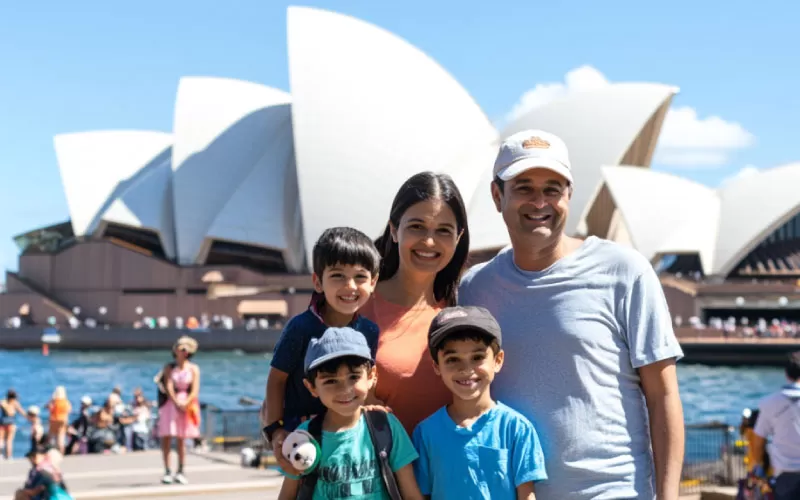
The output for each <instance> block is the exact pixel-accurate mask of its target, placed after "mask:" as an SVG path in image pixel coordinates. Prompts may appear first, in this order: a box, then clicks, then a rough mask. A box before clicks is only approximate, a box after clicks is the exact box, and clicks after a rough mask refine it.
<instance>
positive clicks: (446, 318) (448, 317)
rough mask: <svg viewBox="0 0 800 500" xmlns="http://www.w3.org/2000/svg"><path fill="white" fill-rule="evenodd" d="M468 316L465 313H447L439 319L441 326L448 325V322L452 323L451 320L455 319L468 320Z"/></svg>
mask: <svg viewBox="0 0 800 500" xmlns="http://www.w3.org/2000/svg"><path fill="white" fill-rule="evenodd" d="M467 316H468V314H467V313H466V312H464V311H450V312H446V313H444V314H443V315H442V316H441V317H440V318H439V324H442V323H446V322H448V321H450V320H451V319H455V318H466V317H467Z"/></svg>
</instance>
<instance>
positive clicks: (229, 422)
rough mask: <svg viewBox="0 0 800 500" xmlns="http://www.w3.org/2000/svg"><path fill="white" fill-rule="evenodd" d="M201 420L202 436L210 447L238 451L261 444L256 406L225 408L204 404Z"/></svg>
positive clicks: (259, 422) (258, 446) (259, 423)
mask: <svg viewBox="0 0 800 500" xmlns="http://www.w3.org/2000/svg"><path fill="white" fill-rule="evenodd" d="M202 422H203V424H202V425H203V429H202V433H203V437H204V439H205V441H206V443H207V444H208V446H209V447H210V448H211V449H215V450H222V451H238V450H240V449H242V448H245V447H251V448H259V449H260V448H261V446H262V445H263V439H262V437H261V427H262V426H261V418H260V416H259V409H258V408H241V409H235V410H225V409H221V408H217V407H216V406H213V405H205V408H203V419H202Z"/></svg>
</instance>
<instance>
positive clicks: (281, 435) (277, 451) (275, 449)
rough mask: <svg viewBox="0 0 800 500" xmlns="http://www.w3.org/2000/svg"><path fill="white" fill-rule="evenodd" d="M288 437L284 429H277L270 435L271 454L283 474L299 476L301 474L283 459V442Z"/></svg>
mask: <svg viewBox="0 0 800 500" xmlns="http://www.w3.org/2000/svg"><path fill="white" fill-rule="evenodd" d="M288 435H289V433H288V432H286V430H285V429H278V430H276V431H275V432H273V433H272V453H273V454H274V455H275V460H276V461H277V462H278V466H279V467H280V468H281V469H283V472H285V473H287V474H291V475H292V476H300V475H301V474H302V472H301V471H299V470H297V469H295V468H294V467H292V464H291V463H290V462H289V461H288V460H286V459H285V458H284V457H283V441H284V440H285V439H286V436H288Z"/></svg>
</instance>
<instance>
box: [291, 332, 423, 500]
mask: <svg viewBox="0 0 800 500" xmlns="http://www.w3.org/2000/svg"><path fill="white" fill-rule="evenodd" d="M304 370H305V377H306V378H305V380H304V383H305V386H306V387H307V388H308V390H309V391H310V392H311V394H313V395H314V397H317V398H319V400H320V402H321V403H322V405H323V406H324V407H325V408H326V410H325V411H324V413H323V414H322V415H317V416H316V417H314V418H313V419H311V420H307V421H305V422H303V423H302V424H300V426H299V427H298V429H302V430H305V431H308V432H309V433H310V434H311V435H313V436H314V437H315V438H317V439H318V440H319V441H321V442H320V449H321V453H322V455H321V457H320V460H319V463H318V465H317V466H316V467H315V468H314V469H313V470H312V472H311V473H310V474H309V475H304V476H301V477H293V476H286V477H285V478H284V481H283V486H282V487H281V492H280V495H279V497H278V498H279V499H281V500H289V499H292V500H294V499H296V498H313V499H315V500H319V499H328V498H330V499H333V498H349V497H354V498H359V499H365V500H367V499H375V500H391V499H393V498H396V497H397V494H399V495H400V497H401V498H403V499H404V500H408V499H415V500H422V498H423V497H422V494H421V493H420V491H419V487H418V486H417V483H416V480H415V478H414V470H413V467H412V465H411V464H412V462H413V461H414V460H416V459H417V456H418V455H417V452H416V451H415V450H414V446H413V444H412V443H411V439H409V437H408V434H406V432H405V430H404V429H403V426H402V425H401V424H400V421H399V420H397V418H396V417H395V416H394V415H392V414H391V413H384V412H381V411H379V410H378V411H374V412H367V411H365V410H364V408H363V406H364V402H365V401H366V399H367V394H368V393H369V392H370V390H371V389H372V388H373V387H374V385H375V381H376V379H377V375H376V370H375V362H374V358H373V355H372V352H371V351H370V347H369V344H367V341H366V339H365V338H364V335H363V334H361V333H359V332H357V331H356V330H354V329H352V328H350V327H338V328H337V327H331V328H328V329H327V330H326V331H325V333H324V334H323V335H322V337H320V338H318V339H316V338H314V339H311V341H310V342H309V344H308V350H307V351H306V356H305V360H304ZM376 415H377V417H376ZM378 417H379V418H378ZM377 421H382V422H384V423H386V424H388V425H384V426H383V429H384V430H383V432H376V430H375V429H376V428H379V427H378V426H377V425H376V424H375V422H377ZM386 427H388V429H386ZM378 434H380V435H383V436H387V435H390V436H391V437H390V439H389V443H388V446H385V445H386V443H384V448H383V450H384V451H385V453H381V452H380V450H377V449H376V448H377V447H378V444H377V443H378V442H379V441H381V440H380V439H376V436H377V435H378ZM387 476H388V477H387ZM309 490H310V491H309ZM392 490H394V493H391V492H392ZM398 490H399V491H398Z"/></svg>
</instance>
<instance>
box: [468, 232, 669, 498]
mask: <svg viewBox="0 0 800 500" xmlns="http://www.w3.org/2000/svg"><path fill="white" fill-rule="evenodd" d="M459 303H460V304H462V305H479V306H483V307H486V308H487V309H488V310H489V311H491V312H492V314H494V315H495V317H496V318H497V321H498V323H499V324H500V326H501V328H502V330H503V349H504V350H505V356H506V357H505V365H504V366H503V369H502V371H501V372H500V373H499V374H498V376H497V378H496V379H495V381H494V383H493V384H492V396H493V397H494V398H497V399H499V400H500V401H503V402H504V403H506V404H508V405H509V406H510V407H512V408H514V409H515V410H518V411H519V412H521V413H522V414H523V415H525V416H527V417H528V418H529V419H530V420H531V421H532V422H533V424H534V426H535V427H536V430H537V432H538V433H539V437H540V439H541V442H542V448H543V450H544V455H545V463H546V466H547V471H548V476H549V478H548V480H547V481H543V482H541V483H539V484H537V485H536V498H539V499H543V500H570V499H614V500H619V499H624V498H637V499H650V498H654V497H655V494H654V483H655V477H654V469H653V459H652V451H651V443H650V433H649V425H648V414H647V408H646V405H645V400H644V395H643V393H642V390H641V388H640V385H639V384H640V381H639V376H638V373H637V371H636V368H639V367H641V366H644V365H647V364H650V363H653V362H656V361H659V360H663V359H667V358H680V357H681V356H683V352H682V351H681V348H680V345H679V344H678V341H677V339H676V338H675V334H674V332H673V330H672V321H671V320H670V314H669V311H668V309H667V303H666V300H665V298H664V293H663V290H662V289H661V284H660V283H659V280H658V277H657V275H656V273H655V271H654V270H653V268H652V266H651V265H650V263H649V262H647V260H646V259H645V258H644V257H643V256H642V255H641V254H639V253H638V252H636V251H634V250H632V249H629V248H626V247H623V246H620V245H618V244H616V243H612V242H609V241H606V240H601V239H598V238H595V237H589V238H587V240H586V241H585V242H584V243H583V244H582V245H581V246H580V247H579V248H578V249H577V250H576V251H575V252H574V253H572V254H570V255H568V256H567V257H565V258H563V259H561V260H559V261H558V262H556V263H555V264H553V265H552V266H551V267H549V268H548V269H546V270H544V271H538V272H531V271H523V270H521V269H520V268H519V267H517V265H516V264H515V263H514V260H513V251H512V249H511V248H506V249H504V250H503V251H501V252H500V253H499V254H498V255H497V256H496V257H495V258H494V259H492V260H491V261H489V262H486V263H483V264H479V265H477V266H475V267H473V268H472V269H470V270H469V271H468V272H467V274H466V275H465V276H464V278H463V279H462V281H461V287H460V289H459Z"/></svg>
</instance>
